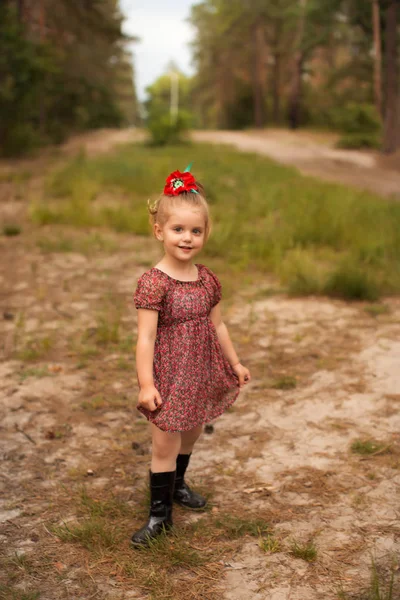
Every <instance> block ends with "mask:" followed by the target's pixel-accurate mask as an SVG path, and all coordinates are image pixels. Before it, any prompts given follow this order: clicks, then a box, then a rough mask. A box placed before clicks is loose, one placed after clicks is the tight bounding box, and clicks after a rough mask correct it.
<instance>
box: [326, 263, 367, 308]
mask: <svg viewBox="0 0 400 600" xmlns="http://www.w3.org/2000/svg"><path fill="white" fill-rule="evenodd" d="M322 291H323V292H324V293H325V294H327V295H328V296H337V297H339V298H346V299H347V300H371V301H374V300H377V299H378V298H379V286H378V283H377V282H376V281H375V280H374V279H373V277H372V276H371V274H370V273H369V272H368V270H367V269H362V268H360V266H359V265H355V264H351V263H348V262H345V263H343V264H342V265H339V266H338V267H337V268H336V269H335V271H334V272H333V273H332V274H331V276H330V277H329V279H328V281H327V282H326V284H325V285H324V287H323V290H322Z"/></svg>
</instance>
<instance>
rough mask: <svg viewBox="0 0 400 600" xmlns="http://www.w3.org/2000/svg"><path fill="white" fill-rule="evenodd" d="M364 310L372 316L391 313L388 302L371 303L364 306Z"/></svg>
mask: <svg viewBox="0 0 400 600" xmlns="http://www.w3.org/2000/svg"><path fill="white" fill-rule="evenodd" d="M364 310H365V312H366V313H367V314H369V315H371V317H378V316H379V315H387V314H389V313H390V308H389V306H387V304H369V305H368V306H364Z"/></svg>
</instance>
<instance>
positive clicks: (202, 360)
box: [132, 166, 250, 546]
mask: <svg viewBox="0 0 400 600" xmlns="http://www.w3.org/2000/svg"><path fill="white" fill-rule="evenodd" d="M149 211H150V214H151V220H152V224H153V231H154V235H155V237H156V238H157V239H158V240H159V241H160V242H162V243H163V245H164V252H165V253H164V256H163V258H162V259H161V260H160V262H159V263H158V264H157V265H156V266H155V267H153V268H152V269H150V270H149V271H147V272H146V273H144V274H143V275H142V276H141V277H140V279H139V281H138V285H137V289H136V292H135V295H134V302H135V306H136V308H137V309H138V340H137V349H136V367H137V375H138V382H139V388H140V391H139V402H138V409H139V410H140V411H141V412H142V413H143V414H144V415H145V416H146V418H147V419H148V420H149V421H150V423H151V432H152V459H151V469H150V515H149V519H148V521H147V523H146V524H145V525H144V526H143V527H142V528H141V529H140V530H139V531H137V532H135V533H134V534H133V536H132V543H133V544H134V545H136V546H140V545H143V544H148V543H149V540H151V539H153V538H155V537H157V536H158V535H159V534H160V533H161V532H162V531H164V530H166V529H169V528H170V527H171V526H172V502H173V501H174V502H176V503H177V504H180V505H182V506H185V507H186V508H192V509H201V508H204V506H205V504H206V499H205V498H203V497H202V496H200V495H199V494H197V493H196V492H194V491H193V490H191V489H190V488H189V486H188V485H187V484H186V482H185V480H184V476H185V471H186V468H187V466H188V464H189V460H190V456H191V453H192V450H193V446H194V444H195V442H196V440H197V439H198V437H199V436H200V434H201V432H202V426H203V424H204V423H207V422H209V421H211V420H213V419H215V418H216V417H218V416H219V415H221V414H222V413H223V412H224V411H225V410H226V409H227V408H228V407H229V406H231V405H232V404H233V402H234V401H235V400H236V398H237V395H238V393H239V390H240V388H241V387H243V385H244V384H245V383H247V382H248V381H250V373H249V371H248V369H246V367H244V366H243V365H242V364H241V363H240V361H239V358H238V356H237V354H236V352H235V349H234V347H233V345H232V342H231V340H230V337H229V334H228V330H227V328H226V326H225V324H224V323H223V321H222V320H221V310H220V305H219V303H220V299H221V284H220V282H219V281H218V279H217V277H216V276H215V275H214V273H212V271H210V269H208V268H207V267H205V266H204V265H201V264H196V263H194V259H195V257H196V256H197V254H198V253H199V252H200V251H201V249H202V248H203V246H204V244H205V242H206V241H207V237H208V235H209V232H210V217H209V212H208V205H207V201H206V199H205V196H204V191H203V188H202V187H201V185H200V184H199V183H198V182H196V180H195V179H194V177H193V175H192V174H191V173H190V166H189V167H187V169H186V170H185V171H184V172H183V173H181V172H180V171H175V172H174V173H172V174H171V175H170V176H169V177H168V178H167V180H166V185H165V188H164V193H163V194H162V195H161V196H160V198H159V199H158V200H157V202H156V203H155V205H154V206H153V207H152V208H150V209H149Z"/></svg>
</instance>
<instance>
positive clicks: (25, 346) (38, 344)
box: [16, 336, 54, 361]
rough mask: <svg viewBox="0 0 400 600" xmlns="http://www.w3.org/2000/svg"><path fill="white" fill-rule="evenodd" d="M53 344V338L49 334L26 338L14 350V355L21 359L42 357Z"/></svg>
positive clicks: (29, 359) (27, 359) (28, 359)
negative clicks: (41, 336)
mask: <svg viewBox="0 0 400 600" xmlns="http://www.w3.org/2000/svg"><path fill="white" fill-rule="evenodd" d="M53 346H54V340H53V339H52V338H51V337H49V336H45V337H43V338H35V339H28V340H26V341H25V342H23V343H22V344H21V347H20V348H19V349H18V350H17V351H16V357H17V358H19V359H20V360H22V361H31V360H38V359H39V358H44V357H45V356H46V355H47V354H48V353H49V351H50V350H51V349H52V348H53Z"/></svg>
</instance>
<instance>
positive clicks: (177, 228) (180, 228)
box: [174, 227, 182, 231]
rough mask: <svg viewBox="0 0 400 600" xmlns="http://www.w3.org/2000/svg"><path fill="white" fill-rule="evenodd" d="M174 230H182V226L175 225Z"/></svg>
mask: <svg viewBox="0 0 400 600" xmlns="http://www.w3.org/2000/svg"><path fill="white" fill-rule="evenodd" d="M174 231H182V227H174Z"/></svg>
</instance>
